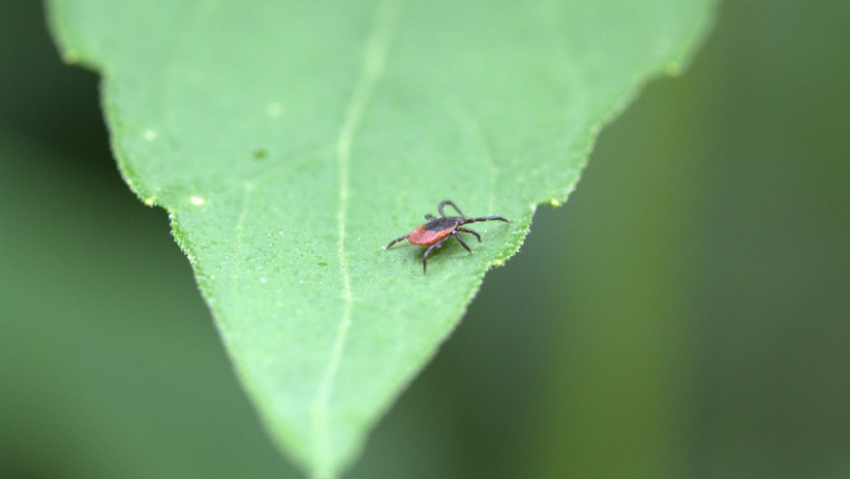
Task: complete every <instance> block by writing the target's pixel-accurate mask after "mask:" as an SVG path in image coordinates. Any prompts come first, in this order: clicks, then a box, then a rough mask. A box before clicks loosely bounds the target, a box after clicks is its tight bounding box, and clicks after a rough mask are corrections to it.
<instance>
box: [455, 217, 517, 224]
mask: <svg viewBox="0 0 850 479" xmlns="http://www.w3.org/2000/svg"><path fill="white" fill-rule="evenodd" d="M494 220H495V221H504V222H505V223H513V221H511V220H506V219H505V218H502V217H501V216H482V217H481V218H470V219H468V220H466V219H465V220H463V224H466V223H479V222H481V221H494Z"/></svg>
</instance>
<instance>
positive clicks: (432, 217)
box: [425, 213, 437, 221]
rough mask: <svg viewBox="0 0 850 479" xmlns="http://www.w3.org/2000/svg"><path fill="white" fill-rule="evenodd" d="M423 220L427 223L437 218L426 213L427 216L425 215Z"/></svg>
mask: <svg viewBox="0 0 850 479" xmlns="http://www.w3.org/2000/svg"><path fill="white" fill-rule="evenodd" d="M425 219H426V220H428V221H433V220H435V219H437V217H436V216H434V215H432V214H431V213H428V214H427V215H425Z"/></svg>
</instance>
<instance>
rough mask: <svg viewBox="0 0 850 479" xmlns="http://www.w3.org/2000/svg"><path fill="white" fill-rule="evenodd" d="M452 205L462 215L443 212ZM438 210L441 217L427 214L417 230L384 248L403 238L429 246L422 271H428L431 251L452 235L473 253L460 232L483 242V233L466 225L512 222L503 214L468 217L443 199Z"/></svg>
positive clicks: (423, 256) (397, 239) (412, 242)
mask: <svg viewBox="0 0 850 479" xmlns="http://www.w3.org/2000/svg"><path fill="white" fill-rule="evenodd" d="M447 205H448V206H451V207H452V208H454V210H455V211H457V212H458V214H459V215H460V216H446V214H445V213H444V212H443V208H444V207H446V206H447ZM437 211H439V212H440V217H439V218H437V217H436V216H434V215H430V214H429V215H425V219H426V220H428V222H427V223H425V224H424V225H422V226H419V227H417V228H416V229H415V230H413V231H411V232H410V233H408V234H406V235H404V236H399V237H398V238H396V239H394V240H392V241H390V244H388V245H387V246H386V247H385V248H384V249H389V248H391V247H392V246H393V245H394V244H396V243H398V242H399V241H402V240H405V239H406V240H407V241H409V242H410V243H411V244H415V245H419V246H427V247H428V249H427V250H425V254H424V255H422V272H423V273H425V272H427V269H428V255H429V254H431V251H434V250H435V249H437V248H439V247H441V246H443V243H445V242H446V241H448V240H449V238H451V237H452V236H454V237H455V238H456V239H457V240H458V242H460V244H461V246H463V247H464V248H466V250H467V251H469V252H470V253H472V250H471V249H469V246H467V245H466V243H465V242H464V241H463V238H461V237H460V233H469V234H471V235H472V236H475V237H476V238H477V239H478V242H479V243H480V242H481V235H479V234H478V233H477V232H475V231H473V230H471V229H467V228H464V227H463V226H464V225H467V224H469V223H479V222H482V221H494V220H495V221H504V222H505V223H510V221H508V220H506V219H505V218H502V217H501V216H483V217H480V218H467V217H466V216H464V214H463V212H462V211H460V208H458V207H457V205H456V204H454V202H453V201H449V200H446V201H442V202H440V205H439V206H437Z"/></svg>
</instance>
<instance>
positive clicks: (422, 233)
mask: <svg viewBox="0 0 850 479" xmlns="http://www.w3.org/2000/svg"><path fill="white" fill-rule="evenodd" d="M427 226H428V225H422V226H420V227H418V228H416V229H415V230H413V231H412V232H411V233H410V236H408V237H407V241H410V242H411V243H412V244H416V245H420V246H429V245H432V244H434V243H436V242H437V241H440V240H441V239H443V238H445V237H446V236H448V235H450V234H452V231H453V228H445V229H441V230H431V229H428V228H427Z"/></svg>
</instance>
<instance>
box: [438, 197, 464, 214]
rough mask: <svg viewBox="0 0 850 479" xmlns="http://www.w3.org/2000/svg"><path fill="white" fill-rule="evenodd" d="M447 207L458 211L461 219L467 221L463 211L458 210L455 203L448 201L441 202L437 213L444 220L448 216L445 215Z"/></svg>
mask: <svg viewBox="0 0 850 479" xmlns="http://www.w3.org/2000/svg"><path fill="white" fill-rule="evenodd" d="M446 205H449V206H451V207H452V208H454V209H455V211H457V212H458V213H459V214H460V217H461V218H463V219H466V216H464V215H463V211H461V210H460V208H458V207H457V205H456V204H455V202H454V201H452V200H446V201H441V202H440V206H438V207H437V211H439V212H440V216H442V217H443V218H445V217H446V214H445V213H443V207H444V206H446Z"/></svg>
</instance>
